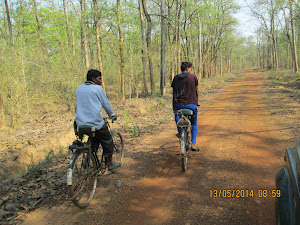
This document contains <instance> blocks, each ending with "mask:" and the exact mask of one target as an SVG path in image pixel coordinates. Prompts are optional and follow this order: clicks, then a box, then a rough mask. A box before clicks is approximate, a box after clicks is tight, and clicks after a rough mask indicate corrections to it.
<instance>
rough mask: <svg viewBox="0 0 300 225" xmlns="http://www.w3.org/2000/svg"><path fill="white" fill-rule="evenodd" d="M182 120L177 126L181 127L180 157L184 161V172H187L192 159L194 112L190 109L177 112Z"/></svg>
mask: <svg viewBox="0 0 300 225" xmlns="http://www.w3.org/2000/svg"><path fill="white" fill-rule="evenodd" d="M177 114H178V116H179V118H180V120H179V121H178V122H177V126H178V127H181V137H180V156H181V161H182V170H183V172H185V171H186V170H187V160H188V158H189V157H190V156H189V152H190V150H191V148H192V142H191V128H192V125H191V119H192V116H193V111H192V110H190V109H180V110H178V112H177Z"/></svg>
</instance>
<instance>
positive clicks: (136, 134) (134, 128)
mask: <svg viewBox="0 0 300 225" xmlns="http://www.w3.org/2000/svg"><path fill="white" fill-rule="evenodd" d="M130 131H131V132H132V135H133V136H134V137H137V136H138V135H139V129H138V125H137V124H135V125H134V126H133V127H131V128H130Z"/></svg>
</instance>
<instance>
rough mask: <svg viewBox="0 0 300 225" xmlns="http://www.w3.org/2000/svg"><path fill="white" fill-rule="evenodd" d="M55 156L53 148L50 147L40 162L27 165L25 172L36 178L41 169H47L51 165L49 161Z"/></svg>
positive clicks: (39, 174) (40, 173)
mask: <svg viewBox="0 0 300 225" xmlns="http://www.w3.org/2000/svg"><path fill="white" fill-rule="evenodd" d="M54 156H55V154H54V151H53V149H51V150H50V151H49V152H48V153H47V155H46V157H45V159H44V160H43V161H41V162H40V163H38V164H36V165H30V166H28V167H27V173H28V174H29V176H31V177H34V178H38V177H39V176H41V175H42V173H43V171H45V170H46V169H48V168H49V167H50V166H51V163H52V161H53V157H54Z"/></svg>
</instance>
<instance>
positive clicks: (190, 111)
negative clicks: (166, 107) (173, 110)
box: [178, 109, 194, 116]
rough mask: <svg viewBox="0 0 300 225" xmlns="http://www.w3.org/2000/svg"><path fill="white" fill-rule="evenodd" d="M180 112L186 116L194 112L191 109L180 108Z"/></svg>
mask: <svg viewBox="0 0 300 225" xmlns="http://www.w3.org/2000/svg"><path fill="white" fill-rule="evenodd" d="M178 112H181V113H182V114H183V115H185V116H192V115H193V114H194V112H193V111H192V110H190V109H180V110H178Z"/></svg>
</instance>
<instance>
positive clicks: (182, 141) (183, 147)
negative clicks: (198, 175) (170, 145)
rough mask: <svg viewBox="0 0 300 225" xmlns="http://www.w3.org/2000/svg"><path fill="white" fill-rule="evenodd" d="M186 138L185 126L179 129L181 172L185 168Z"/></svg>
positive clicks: (186, 156)
mask: <svg viewBox="0 0 300 225" xmlns="http://www.w3.org/2000/svg"><path fill="white" fill-rule="evenodd" d="M186 138H187V132H186V128H185V127H183V128H182V130H181V139H180V154H181V162H182V170H183V172H185V171H186V169H187V158H188V155H187V151H186Z"/></svg>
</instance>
